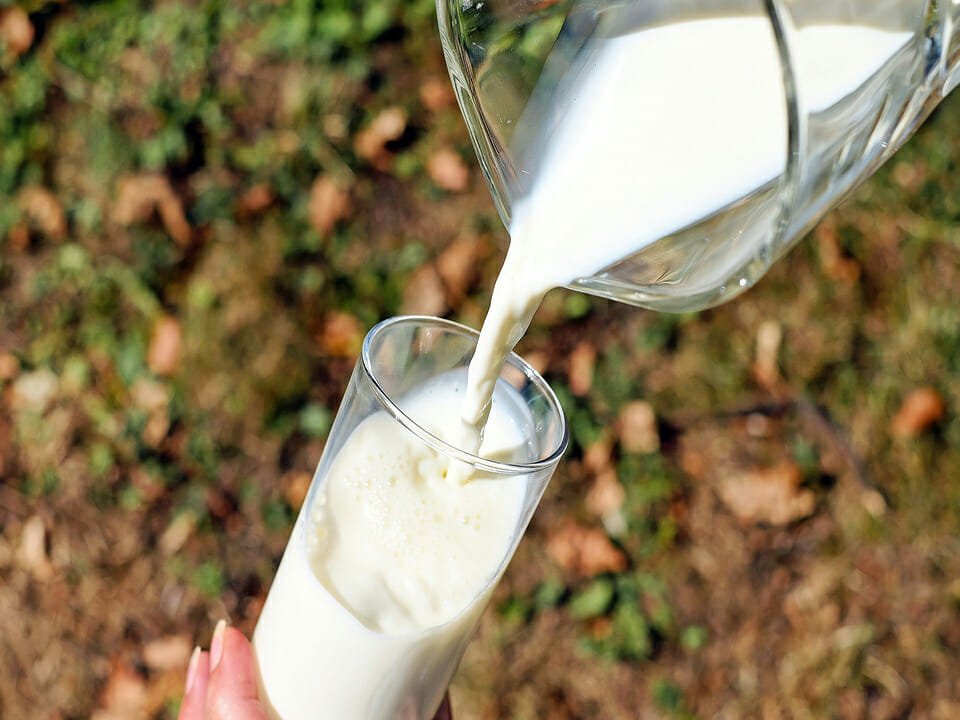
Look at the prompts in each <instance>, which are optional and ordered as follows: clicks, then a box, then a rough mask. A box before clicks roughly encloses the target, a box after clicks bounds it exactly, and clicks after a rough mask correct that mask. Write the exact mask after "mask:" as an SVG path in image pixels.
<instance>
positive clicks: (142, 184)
mask: <svg viewBox="0 0 960 720" xmlns="http://www.w3.org/2000/svg"><path fill="white" fill-rule="evenodd" d="M435 22H436V21H435V15H434V7H433V3H432V2H430V0H414V1H411V2H400V0H366V2H364V3H361V4H358V3H351V2H346V0H330V1H329V2H323V3H319V2H314V1H313V0H292V2H287V3H280V2H271V1H260V2H257V1H244V0H234V1H233V2H223V1H222V0H167V1H165V2H157V3H149V2H140V1H135V0H111V1H109V2H81V1H79V0H78V1H71V0H61V1H58V2H47V1H45V0H31V1H29V2H20V3H12V4H11V3H4V2H0V248H2V250H0V717H3V718H44V719H50V720H54V719H57V720H68V719H72V718H86V717H94V718H98V719H99V720H119V719H125V718H131V719H133V718H173V717H175V715H176V711H177V707H178V703H179V698H180V694H181V691H182V683H183V678H184V671H185V667H186V664H187V660H188V658H189V654H190V651H191V649H192V647H193V645H194V644H195V643H201V644H208V643H209V634H210V632H211V630H212V628H213V624H214V622H215V621H216V620H217V619H219V618H220V617H227V618H230V620H231V621H232V622H234V623H236V624H237V625H238V626H239V627H240V628H241V629H242V630H244V631H245V632H247V633H249V632H250V631H251V630H252V629H253V626H254V624H255V622H256V618H257V615H258V613H259V610H260V607H261V604H262V601H263V598H264V596H265V594H266V591H267V589H268V587H269V584H270V580H271V577H272V574H273V571H274V569H275V566H276V563H277V562H278V560H279V557H280V553H281V552H282V549H283V547H284V544H285V542H286V538H287V534H288V532H289V530H290V528H291V525H292V522H293V519H294V517H295V514H296V512H297V509H298V507H299V505H300V503H301V502H302V500H303V496H304V493H305V490H306V487H307V485H308V483H309V480H310V476H311V474H312V471H313V468H314V466H315V464H316V462H317V460H318V458H319V456H320V453H321V451H322V449H323V443H324V438H325V436H326V433H327V431H328V428H329V426H330V422H331V419H332V417H333V414H334V412H335V410H336V407H337V403H338V401H339V397H340V394H341V393H342V391H343V388H344V387H345V385H346V381H347V377H348V375H349V372H350V370H351V368H352V365H353V362H354V360H355V358H356V355H357V352H358V349H359V344H360V341H361V338H362V336H363V334H364V333H365V331H366V330H367V329H368V328H369V327H370V326H372V325H373V324H374V323H376V322H377V321H378V320H380V319H382V318H385V317H388V316H390V315H394V314H397V313H406V312H416V313H429V314H436V315H443V316H447V317H451V318H454V319H456V320H459V321H462V322H465V323H467V324H469V325H472V326H474V327H478V326H479V324H480V322H481V320H482V318H483V314H484V311H485V308H486V304H487V302H488V299H489V294H490V290H491V288H492V283H493V279H494V277H495V275H496V271H497V268H498V267H499V264H500V262H501V260H502V255H503V250H504V248H505V247H506V243H507V237H506V233H505V232H504V230H503V228H502V226H501V224H500V221H499V219H498V217H497V215H496V212H495V211H494V209H493V205H492V202H491V200H490V198H489V195H488V193H487V190H486V187H485V186H484V184H483V179H482V177H481V175H480V172H479V169H478V167H477V164H476V161H475V159H474V157H473V153H472V150H471V148H470V145H469V140H468V138H467V135H466V130H465V127H464V125H463V122H462V120H461V118H460V115H459V112H458V110H457V107H456V103H455V101H454V98H453V95H452V92H451V89H450V84H449V80H448V78H447V75H446V70H445V68H444V66H443V60H442V56H441V52H440V47H439V40H438V35H437V31H436V27H435ZM958 137H960V98H953V99H952V100H948V101H947V102H945V103H944V104H943V105H941V107H940V108H939V110H938V111H937V112H936V114H935V116H934V117H933V118H932V119H931V120H930V121H929V122H928V123H927V124H926V126H925V127H924V128H923V129H921V131H920V132H919V133H918V134H917V136H916V137H915V138H914V139H913V140H912V141H911V142H910V144H909V145H908V146H907V147H905V148H904V149H903V150H902V151H901V152H900V153H899V154H898V155H897V156H896V157H895V158H894V160H893V161H892V162H891V163H889V164H888V165H887V166H886V167H885V168H884V169H883V170H882V171H881V172H880V173H879V174H878V175H877V176H876V177H875V178H873V180H872V181H871V182H869V183H868V184H867V185H866V186H864V187H863V188H861V190H860V191H859V192H858V193H857V195H856V196H855V197H853V198H852V199H850V200H848V201H847V202H846V203H845V204H844V205H843V206H842V207H841V208H840V209H839V210H838V211H836V212H835V213H834V214H832V215H831V216H829V217H828V218H827V219H826V220H825V221H824V222H823V223H822V224H821V225H820V226H819V227H818V228H817V229H816V230H815V232H814V233H813V234H812V236H811V237H809V238H808V239H807V240H806V241H804V242H803V243H802V244H801V245H800V246H799V247H798V248H797V249H796V250H794V251H793V252H792V253H791V254H790V255H789V256H788V257H787V259H786V260H784V261H782V262H781V263H780V264H779V265H778V266H776V267H775V268H774V269H773V271H772V272H771V273H770V274H769V275H768V277H767V278H766V279H764V280H763V281H762V282H761V283H759V285H758V286H757V287H756V288H755V289H753V290H751V291H750V292H749V293H747V294H746V295H745V296H744V297H742V298H741V299H738V300H736V301H735V302H733V303H731V304H729V305H726V306H723V307H720V308H718V309H715V310H710V311H706V312H701V313H698V314H690V315H656V314H654V313H651V312H647V311H640V310H636V309H632V308H628V307H621V306H615V305H613V304H611V303H608V302H605V301H600V300H594V299H591V298H588V297H587V296H583V295H578V294H573V293H569V292H566V291H555V292H554V293H552V294H551V295H550V296H548V298H547V301H546V303H545V304H544V306H543V308H542V309H541V311H540V313H539V315H538V316H537V318H536V320H535V322H534V326H533V328H532V329H531V331H530V333H529V334H528V336H527V337H526V338H525V340H524V341H523V343H522V345H521V347H520V350H521V352H522V353H523V354H524V355H525V356H526V357H527V358H528V359H529V360H530V361H531V362H532V363H533V364H534V365H535V366H536V367H538V368H540V369H541V370H542V371H543V372H544V373H545V374H546V377H547V379H548V380H549V381H550V383H551V384H552V385H553V387H554V388H555V389H556V390H557V392H558V394H559V395H560V396H561V398H562V401H563V404H564V406H565V409H566V412H567V415H568V418H569V420H570V423H571V428H572V443H571V448H570V451H569V453H568V455H567V458H566V459H565V461H564V462H563V463H562V465H561V468H560V470H559V471H558V473H557V475H556V476H555V478H554V480H553V483H552V485H551V488H550V489H549V490H548V493H547V496H546V497H545V499H544V502H543V504H542V505H541V507H540V509H539V511H538V513H537V515H536V517H535V519H534V522H533V524H532V526H531V528H530V530H529V532H528V533H527V537H526V539H525V541H524V543H523V544H522V546H521V548H520V550H519V552H518V554H517V556H516V559H515V560H514V562H513V564H512V566H511V568H510V571H509V572H508V574H507V576H506V578H505V580H504V582H503V583H502V584H501V587H500V588H499V590H498V593H497V595H496V597H495V599H494V601H493V603H492V605H491V608H490V610H489V611H488V613H487V614H486V616H485V617H484V620H483V622H482V626H481V630H480V634H479V637H478V639H477V640H476V641H475V643H474V644H473V645H472V646H471V648H470V650H469V651H468V653H467V656H466V658H465V661H464V663H463V665H462V668H461V671H460V673H459V675H458V677H457V680H456V683H455V687H454V690H453V702H454V709H455V714H456V716H457V718H458V720H469V719H474V718H485V719H486V718H490V719H493V718H517V719H521V718H550V719H562V718H602V719H603V720H608V719H609V720H616V719H619V718H637V717H643V718H747V717H750V718H763V720H774V719H777V718H784V719H786V718H798V719H799V718H824V717H832V718H842V719H853V718H881V719H887V718H889V719H891V720H892V719H893V718H918V719H920V718H927V719H930V720H947V719H949V718H956V717H960V676H958V672H957V668H958V659H960V658H958V653H960V650H958V648H960V579H958V578H960V552H958V550H960V548H958V543H960V541H958V536H960V482H958V477H960V420H958V418H957V415H956V409H957V408H958V407H960V302H958V301H960V224H958V221H960V171H958V168H957V163H958V160H960V142H958Z"/></svg>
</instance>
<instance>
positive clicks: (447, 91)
mask: <svg viewBox="0 0 960 720" xmlns="http://www.w3.org/2000/svg"><path fill="white" fill-rule="evenodd" d="M455 100H456V97H454V94H453V86H452V85H451V84H450V80H449V79H447V78H445V77H437V76H436V75H432V76H430V77H428V78H427V79H426V80H424V81H423V82H422V83H421V84H420V102H421V103H423V106H424V107H425V108H426V109H427V110H429V111H430V112H439V111H440V110H443V109H445V108H448V107H452V106H453V103H454V101H455Z"/></svg>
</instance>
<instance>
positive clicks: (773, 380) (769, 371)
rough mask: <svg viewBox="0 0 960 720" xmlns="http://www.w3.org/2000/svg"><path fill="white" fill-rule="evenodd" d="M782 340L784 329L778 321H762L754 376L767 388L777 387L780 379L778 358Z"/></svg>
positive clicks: (759, 329) (758, 331)
mask: <svg viewBox="0 0 960 720" xmlns="http://www.w3.org/2000/svg"><path fill="white" fill-rule="evenodd" d="M782 341H783V330H782V329H781V328H780V324H779V323H778V322H776V321H774V320H767V321H766V322H763V323H760V327H759V328H757V359H756V360H755V361H754V363H753V376H754V377H755V378H756V380H757V383H758V384H759V385H760V386H761V387H763V388H766V389H767V390H771V389H773V388H775V387H776V386H777V383H778V382H779V380H780V368H779V366H778V364H777V358H778V356H779V354H780V343H781V342H782Z"/></svg>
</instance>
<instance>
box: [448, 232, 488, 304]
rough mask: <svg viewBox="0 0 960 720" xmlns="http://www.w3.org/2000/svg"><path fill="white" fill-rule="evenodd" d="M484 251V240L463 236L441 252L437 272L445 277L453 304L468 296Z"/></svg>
mask: <svg viewBox="0 0 960 720" xmlns="http://www.w3.org/2000/svg"><path fill="white" fill-rule="evenodd" d="M483 252H484V242H483V240H481V239H479V238H462V239H460V240H456V241H455V242H453V243H451V244H450V246H449V247H448V248H447V249H446V250H444V251H443V252H442V253H440V256H439V257H438V258H437V272H439V273H440V277H441V278H443V284H444V285H445V286H446V288H447V297H448V299H449V301H450V304H451V305H456V304H457V303H459V302H460V301H461V300H463V298H464V297H466V294H467V291H469V290H470V286H471V285H472V284H473V282H474V280H475V279H476V277H477V274H478V273H479V270H480V264H479V263H480V260H481V258H482V257H483Z"/></svg>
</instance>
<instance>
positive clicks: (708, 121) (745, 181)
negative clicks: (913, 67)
mask: <svg viewBox="0 0 960 720" xmlns="http://www.w3.org/2000/svg"><path fill="white" fill-rule="evenodd" d="M910 37H911V34H910V33H892V32H886V31H883V30H878V29H876V28H868V27H861V26H855V25H837V26H810V27H806V28H804V29H802V30H800V31H799V32H798V33H797V34H796V38H795V46H794V53H795V67H794V69H795V74H796V82H797V85H798V87H799V94H800V96H801V98H803V99H804V101H805V102H806V103H808V107H807V110H808V111H810V112H818V111H821V110H824V109H826V108H828V107H830V106H832V105H833V104H835V103H836V102H838V101H839V100H841V99H843V98H844V97H846V96H847V95H849V94H850V93H851V92H853V91H854V90H856V89H857V88H858V87H859V86H860V85H862V84H863V83H864V82H865V81H866V80H867V79H868V78H869V77H870V76H871V75H873V74H874V73H875V72H876V71H877V70H878V69H879V68H880V67H881V66H882V65H883V63H884V62H885V61H887V60H888V59H889V58H890V57H891V56H892V55H893V54H894V53H895V52H896V51H897V50H898V49H900V48H901V47H903V45H904V44H906V43H907V41H908V40H909V39H910ZM559 97H560V98H561V100H560V101H559V102H558V103H557V104H558V106H560V107H561V112H562V115H561V116H559V117H558V118H556V119H555V121H554V122H552V123H551V127H550V128H545V129H544V132H545V133H549V136H548V137H547V139H546V144H545V151H544V152H545V154H544V158H543V160H542V162H541V164H540V166H539V170H538V171H537V174H536V176H535V178H534V180H533V183H532V186H531V189H530V191H529V193H528V194H527V195H526V196H525V197H524V198H522V199H521V200H520V201H519V202H518V203H517V204H516V206H515V207H514V211H513V218H512V220H511V225H510V247H509V249H508V251H507V257H506V260H505V262H504V265H503V268H502V269H501V271H500V276H499V277H498V279H497V283H496V286H495V288H494V291H493V297H492V299H491V302H490V309H489V311H488V312H487V317H486V320H485V321H484V324H483V329H482V331H481V334H480V343H479V345H478V348H477V353H476V355H475V357H474V360H473V362H472V363H471V365H470V380H469V383H468V394H467V398H466V399H465V402H464V410H463V424H464V430H463V434H464V440H463V442H464V443H466V444H465V445H464V446H463V447H470V444H469V443H470V442H473V443H476V441H477V439H479V437H480V436H481V434H480V430H479V429H480V428H482V427H483V424H484V420H485V413H486V409H487V407H488V404H489V399H490V392H491V390H492V387H493V383H494V381H495V380H496V378H497V376H498V374H499V372H500V367H501V365H502V364H503V361H504V359H505V358H506V356H507V354H508V353H509V352H510V350H512V349H513V347H514V345H515V344H516V343H517V342H518V341H519V340H520V337H521V336H522V335H523V333H524V332H525V331H526V329H527V326H528V325H529V323H530V320H531V318H532V317H533V313H534V312H536V309H537V307H539V305H540V301H541V300H542V299H543V296H544V294H546V292H547V291H548V290H550V289H551V288H554V287H560V286H563V285H567V284H568V283H570V282H572V281H574V280H576V279H578V278H584V277H589V276H590V275H593V274H594V273H596V272H598V271H600V270H602V269H603V268H605V267H607V266H609V265H612V264H613V263H615V262H617V261H618V260H620V259H622V258H625V257H627V256H629V255H631V254H633V253H635V252H637V251H638V250H641V249H642V248H644V247H645V246H646V245H649V244H650V243H652V242H653V241H655V240H657V239H658V238H661V237H664V236H666V235H668V234H670V233H672V232H675V231H677V230H680V229H682V228H683V227H686V226H687V225H690V224H692V223H694V222H696V221H698V220H700V219H702V218H704V217H706V216H707V215H709V214H711V213H712V212H714V211H716V210H719V209H720V208H722V207H724V206H726V205H728V204H729V203H732V202H734V201H736V200H739V199H740V198H742V197H744V196H746V195H747V194H749V193H750V192H752V191H754V190H756V189H758V188H760V187H762V186H763V185H765V184H766V183H768V182H770V181H771V180H774V179H775V178H776V177H778V176H779V175H781V174H782V173H783V172H784V170H785V168H786V159H787V127H788V123H787V114H786V97H785V93H784V86H783V79H782V76H781V69H780V60H779V56H778V51H777V45H776V41H775V38H774V36H773V32H772V30H771V27H770V23H769V21H768V20H767V19H765V18H760V17H755V18H749V17H748V18H723V19H712V20H698V21H694V22H685V23H678V24H675V25H667V26H663V27H658V28H653V29H650V30H645V31H642V32H637V33H633V34H630V35H624V36H620V37H617V38H614V39H607V40H604V41H602V45H601V46H600V49H599V50H598V51H597V52H596V54H595V56H594V57H593V58H591V60H590V62H589V63H588V64H587V67H586V68H585V69H584V71H583V73H582V74H581V76H580V77H579V78H574V79H573V80H572V81H571V82H570V84H569V86H568V87H564V88H561V89H560V91H559ZM732 109H735V112H731V110H732ZM475 446H476V445H475V444H474V447H475Z"/></svg>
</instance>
